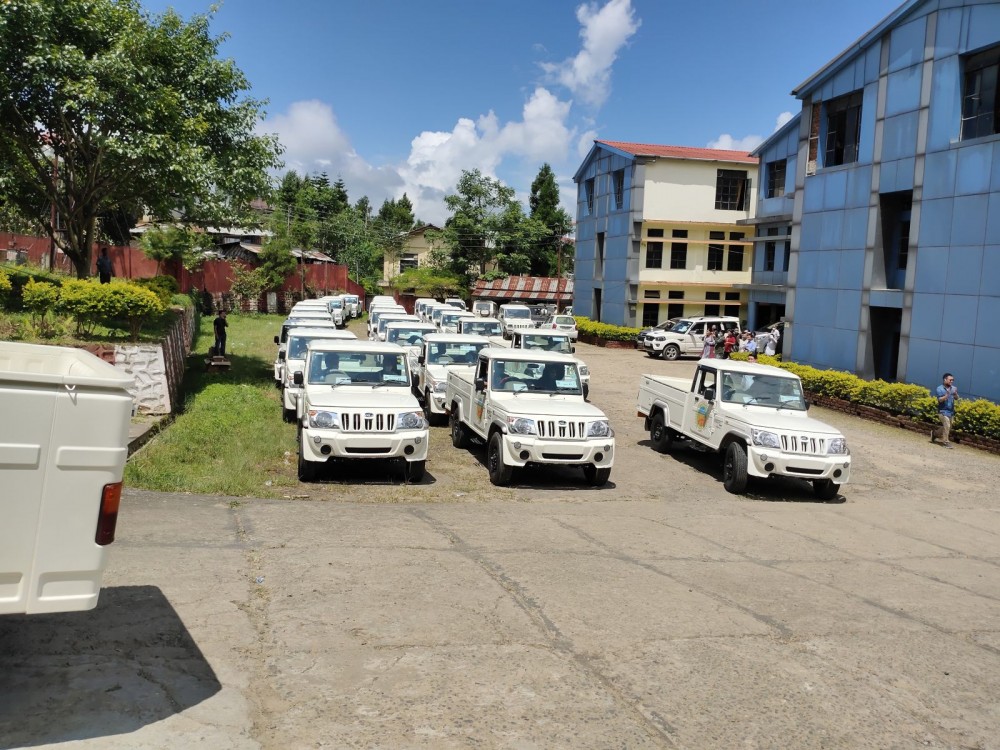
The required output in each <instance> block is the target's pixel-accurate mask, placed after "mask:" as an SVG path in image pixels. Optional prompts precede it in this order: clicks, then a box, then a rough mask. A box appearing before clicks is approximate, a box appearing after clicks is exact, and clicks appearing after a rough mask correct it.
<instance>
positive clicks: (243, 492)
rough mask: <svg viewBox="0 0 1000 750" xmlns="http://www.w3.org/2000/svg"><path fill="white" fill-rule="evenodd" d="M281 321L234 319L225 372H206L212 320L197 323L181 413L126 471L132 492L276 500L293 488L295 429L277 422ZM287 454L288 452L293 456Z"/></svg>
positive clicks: (257, 317) (273, 318)
mask: <svg viewBox="0 0 1000 750" xmlns="http://www.w3.org/2000/svg"><path fill="white" fill-rule="evenodd" d="M282 320H284V317H283V316H279V315H232V316H230V318H229V335H228V339H227V342H226V350H227V354H229V360H230V362H231V363H232V367H231V369H230V371H229V372H225V373H208V372H206V371H205V363H204V360H205V358H206V357H207V356H208V348H209V347H210V346H212V344H213V343H214V341H215V339H214V335H213V333H212V318H210V317H209V316H205V317H204V318H202V320H201V323H200V330H199V335H198V337H197V339H196V351H195V352H194V353H192V355H191V357H190V358H189V359H188V363H187V364H188V369H187V375H186V377H185V382H184V393H185V394H186V399H185V403H184V409H183V411H182V413H181V414H179V415H178V416H177V418H176V419H175V420H174V423H173V424H172V425H171V426H170V428H169V429H167V430H165V431H164V432H163V433H162V434H160V435H159V436H158V437H157V438H156V440H154V441H152V442H151V443H150V444H148V445H147V446H146V447H145V448H144V449H143V450H142V451H140V452H138V453H137V454H136V455H134V456H133V457H132V458H131V459H129V462H128V464H127V465H126V467H125V482H126V484H127V485H128V486H130V487H139V488H142V489H148V490H159V491H165V492H192V493H196V494H207V495H230V496H237V497H246V496H252V497H280V496H282V495H284V494H287V492H288V488H290V487H295V486H297V485H298V480H297V478H296V475H295V463H294V461H295V456H294V450H295V426H294V425H289V424H285V423H284V422H282V420H281V408H280V399H281V391H279V390H278V389H276V388H275V387H274V377H273V362H274V355H275V352H276V348H275V345H274V335H275V334H276V333H278V332H279V331H280V329H281V322H282ZM287 451H292V453H291V458H290V459H289V456H288V455H287Z"/></svg>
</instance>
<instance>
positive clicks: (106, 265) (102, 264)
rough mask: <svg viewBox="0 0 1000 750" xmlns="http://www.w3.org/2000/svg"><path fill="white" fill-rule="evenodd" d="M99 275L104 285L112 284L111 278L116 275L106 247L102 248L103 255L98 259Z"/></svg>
mask: <svg viewBox="0 0 1000 750" xmlns="http://www.w3.org/2000/svg"><path fill="white" fill-rule="evenodd" d="M97 275H98V276H99V277H100V279H101V283H102V284H110V283H111V277H112V276H114V275H115V270H114V268H112V266H111V258H109V257H108V249H107V248H106V247H102V248H101V254H100V256H99V257H98V258H97Z"/></svg>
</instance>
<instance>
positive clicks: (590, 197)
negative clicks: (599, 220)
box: [583, 177, 594, 216]
mask: <svg viewBox="0 0 1000 750" xmlns="http://www.w3.org/2000/svg"><path fill="white" fill-rule="evenodd" d="M583 190H584V192H585V193H586V194H587V213H588V214H589V215H591V216H593V215H594V178H593V177H591V178H590V179H589V180H586V181H584V183H583Z"/></svg>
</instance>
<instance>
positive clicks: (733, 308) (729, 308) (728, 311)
mask: <svg viewBox="0 0 1000 750" xmlns="http://www.w3.org/2000/svg"><path fill="white" fill-rule="evenodd" d="M723 312H724V313H725V315H726V317H727V318H738V317H740V306H739V305H726V306H725V307H724V308H723Z"/></svg>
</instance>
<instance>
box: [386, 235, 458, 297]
mask: <svg viewBox="0 0 1000 750" xmlns="http://www.w3.org/2000/svg"><path fill="white" fill-rule="evenodd" d="M428 230H430V231H432V232H439V231H441V230H440V229H438V227H436V226H434V225H433V224H424V225H422V226H419V227H416V228H415V229H411V230H410V231H409V232H406V233H405V234H404V235H403V237H402V246H401V247H400V249H399V250H398V251H397V250H395V249H392V250H386V251H385V254H384V256H383V260H382V282H381V286H382V288H383V289H385V288H387V287H388V286H389V282H390V281H391V280H392V279H393V278H395V277H396V276H398V275H399V274H401V273H402V272H403V271H406V270H407V269H410V268H418V267H420V266H424V265H426V264H427V263H428V260H429V257H430V254H431V252H432V251H434V250H440V249H442V248H443V247H444V244H443V243H442V242H440V241H435V240H433V239H432V238H430V237H428V236H427V232H428Z"/></svg>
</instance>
